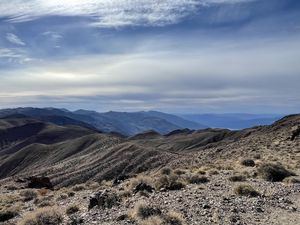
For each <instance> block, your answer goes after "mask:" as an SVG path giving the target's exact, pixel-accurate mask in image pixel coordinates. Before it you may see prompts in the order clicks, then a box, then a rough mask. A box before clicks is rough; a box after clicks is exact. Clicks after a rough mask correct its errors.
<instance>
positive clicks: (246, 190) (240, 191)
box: [234, 184, 260, 197]
mask: <svg viewBox="0 0 300 225" xmlns="http://www.w3.org/2000/svg"><path fill="white" fill-rule="evenodd" d="M234 193H235V194H237V195H241V196H247V197H257V196H260V193H259V192H257V191H256V190H255V189H254V188H253V187H252V186H250V185H247V184H241V185H239V186H237V187H236V188H235V189H234Z"/></svg>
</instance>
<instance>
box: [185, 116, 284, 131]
mask: <svg viewBox="0 0 300 225" xmlns="http://www.w3.org/2000/svg"><path fill="white" fill-rule="evenodd" d="M180 116H181V117H183V118H185V119H188V120H191V121H194V122H198V123H201V124H205V125H207V126H209V127H215V128H216V127H217V128H228V129H243V128H248V127H253V126H259V125H269V124H272V123H274V122H275V121H276V120H278V119H280V118H281V117H283V116H284V115H279V114H246V113H226V114H184V115H180Z"/></svg>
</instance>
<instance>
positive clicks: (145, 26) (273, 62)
mask: <svg viewBox="0 0 300 225" xmlns="http://www.w3.org/2000/svg"><path fill="white" fill-rule="evenodd" d="M299 60H300V1H298V0H86V1H80V0H73V1H72V0H69V1H60V0H51V1H48V0H27V1H24V0H2V1H1V2H0V79H1V82H0V103H1V108H6V107H17V106H37V107H48V106H52V107H64V108H68V109H79V108H85V109H93V110H98V111H107V110H117V111H138V110H153V109H154V110H162V111H167V112H177V113H183V112H185V113H188V112H190V113H203V112H214V113H223V112H247V113H249V112H250V113H297V112H298V113H299V112H300V88H299V87H300V74H299V73H300V63H299Z"/></svg>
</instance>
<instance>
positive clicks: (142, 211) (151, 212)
mask: <svg viewBox="0 0 300 225" xmlns="http://www.w3.org/2000/svg"><path fill="white" fill-rule="evenodd" d="M161 214H162V212H161V210H160V209H159V208H158V207H154V206H150V205H148V204H146V203H145V202H138V203H137V204H136V205H135V206H134V208H133V210H132V212H131V217H132V218H134V219H136V220H144V219H146V218H149V217H152V216H160V215H161Z"/></svg>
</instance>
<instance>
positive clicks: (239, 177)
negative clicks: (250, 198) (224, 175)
mask: <svg viewBox="0 0 300 225" xmlns="http://www.w3.org/2000/svg"><path fill="white" fill-rule="evenodd" d="M228 180H229V181H231V182H242V181H246V177H245V176H243V175H234V176H231V177H229V178H228Z"/></svg>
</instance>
